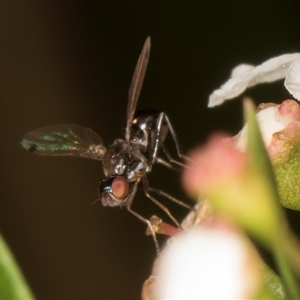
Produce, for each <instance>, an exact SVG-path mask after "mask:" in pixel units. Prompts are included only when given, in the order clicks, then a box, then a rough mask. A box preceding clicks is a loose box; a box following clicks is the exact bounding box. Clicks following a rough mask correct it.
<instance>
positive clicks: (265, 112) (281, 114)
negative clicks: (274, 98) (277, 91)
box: [234, 100, 300, 157]
mask: <svg viewBox="0 0 300 300" xmlns="http://www.w3.org/2000/svg"><path fill="white" fill-rule="evenodd" d="M256 117H257V120H258V123H259V127H260V130H261V133H262V136H263V140H264V143H265V146H266V148H267V149H268V152H269V155H271V154H272V155H274V154H275V152H276V151H277V150H280V152H282V150H283V147H282V145H283V143H284V140H287V138H284V134H283V131H284V130H285V129H286V128H287V127H288V126H289V124H290V123H291V122H294V121H296V122H298V121H300V106H299V104H298V103H297V102H296V101H294V100H285V101H283V102H282V104H280V105H274V104H273V103H270V104H261V105H260V106H259V108H258V113H257V115H256ZM291 128H294V129H295V130H296V133H297V134H299V132H298V130H297V126H296V125H294V126H292V127H291ZM291 128H290V129H289V130H288V131H286V133H288V132H290V130H291ZM291 134H292V133H289V134H288V135H289V136H290V137H291ZM293 138H296V134H294V135H293ZM234 139H235V141H236V145H237V147H238V149H240V150H245V148H246V144H247V143H246V140H247V124H246V125H245V126H244V128H243V129H242V130H241V131H240V132H239V134H238V135H237V136H236V137H235V138H234ZM278 143H279V144H280V146H279V144H278ZM285 148H286V147H285ZM276 149H277V150H276ZM271 157H272V156H271Z"/></svg>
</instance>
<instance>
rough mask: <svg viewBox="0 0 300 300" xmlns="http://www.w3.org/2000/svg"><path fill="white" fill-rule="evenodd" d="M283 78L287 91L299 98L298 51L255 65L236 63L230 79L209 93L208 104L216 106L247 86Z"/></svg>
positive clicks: (299, 60)
mask: <svg viewBox="0 0 300 300" xmlns="http://www.w3.org/2000/svg"><path fill="white" fill-rule="evenodd" d="M283 78H285V82H284V85H285V87H286V89H287V90H288V91H289V93H290V94H292V95H293V96H294V97H295V98H296V99H297V100H300V53H292V54H283V55H280V56H277V57H274V58H271V59H269V60H267V61H265V62H264V63H262V64H261V65H258V66H256V67H255V66H252V65H247V64H241V65H238V66H237V67H235V68H234V69H233V70H232V72H231V76H230V79H229V80H228V81H227V82H225V83H224V84H223V85H222V86H221V87H220V89H218V90H215V91H214V92H213V93H212V94H211V95H210V97H209V102H208V106H209V107H213V106H217V105H220V104H222V103H223V102H224V101H226V100H228V99H232V98H235V97H237V96H239V95H240V94H241V93H243V92H244V91H245V90H246V89H247V88H248V87H251V86H255V85H257V84H259V83H264V82H273V81H276V80H279V79H283Z"/></svg>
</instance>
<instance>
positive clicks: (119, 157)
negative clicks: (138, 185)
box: [103, 139, 129, 176]
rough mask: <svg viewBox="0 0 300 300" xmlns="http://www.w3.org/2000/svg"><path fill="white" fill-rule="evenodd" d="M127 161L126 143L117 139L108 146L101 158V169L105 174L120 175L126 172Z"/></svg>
mask: <svg viewBox="0 0 300 300" xmlns="http://www.w3.org/2000/svg"><path fill="white" fill-rule="evenodd" d="M128 163H129V156H128V143H127V142H126V141H124V140H121V139H117V140H115V141H114V143H113V144H112V145H111V146H109V148H108V149H107V152H106V153H105V156H104V158H103V171H104V174H105V175H106V176H122V175H125V174H126V173H127V168H128Z"/></svg>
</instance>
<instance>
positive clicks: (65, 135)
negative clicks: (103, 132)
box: [21, 124, 106, 160]
mask: <svg viewBox="0 0 300 300" xmlns="http://www.w3.org/2000/svg"><path fill="white" fill-rule="evenodd" d="M21 145H22V146H23V147H24V148H25V149H26V150H27V151H29V152H32V153H34V154H38V155H50V156H76V157H85V158H91V159H96V160H102V159H103V156H104V154H105V152H106V148H105V147H104V146H103V142H102V139H101V138H100V136H99V135H98V134H97V133H95V132H94V131H93V130H91V129H89V128H85V127H82V126H78V125H74V124H61V125H52V126H46V127H42V128H39V129H36V130H33V131H30V132H28V133H26V134H25V135H24V137H23V140H22V142H21Z"/></svg>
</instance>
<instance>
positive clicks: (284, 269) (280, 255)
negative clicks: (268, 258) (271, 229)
mask: <svg viewBox="0 0 300 300" xmlns="http://www.w3.org/2000/svg"><path fill="white" fill-rule="evenodd" d="M273 254H274V258H275V261H276V264H277V267H278V270H279V272H280V274H281V277H282V281H283V282H284V285H285V287H286V292H287V294H288V297H290V298H291V299H300V292H299V289H298V284H297V281H296V279H295V277H294V275H293V273H292V271H291V269H290V267H289V264H288V261H287V258H286V255H285V253H284V249H283V247H282V246H281V245H278V243H277V244H276V245H275V247H274V248H273Z"/></svg>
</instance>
